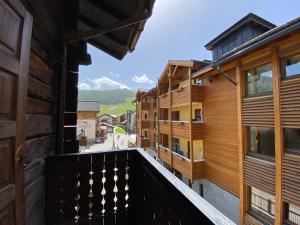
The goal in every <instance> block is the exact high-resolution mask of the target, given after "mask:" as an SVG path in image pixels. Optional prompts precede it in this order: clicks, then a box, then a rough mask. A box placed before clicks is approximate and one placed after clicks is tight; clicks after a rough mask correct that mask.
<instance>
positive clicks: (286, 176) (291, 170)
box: [282, 155, 300, 206]
mask: <svg viewBox="0 0 300 225" xmlns="http://www.w3.org/2000/svg"><path fill="white" fill-rule="evenodd" d="M282 174H283V176H282V177H283V180H282V183H283V190H282V195H283V199H284V201H285V202H289V203H293V204H295V205H297V206H300V158H298V157H295V156H291V155H284V157H283V169H282Z"/></svg>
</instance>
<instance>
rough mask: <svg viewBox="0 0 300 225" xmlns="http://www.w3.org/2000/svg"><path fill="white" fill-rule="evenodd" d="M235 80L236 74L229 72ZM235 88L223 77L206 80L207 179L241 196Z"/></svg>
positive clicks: (204, 102)
mask: <svg viewBox="0 0 300 225" xmlns="http://www.w3.org/2000/svg"><path fill="white" fill-rule="evenodd" d="M226 74H227V75H228V76H230V78H231V79H233V80H235V71H234V70H230V71H226ZM236 102H237V101H236V86H235V85H233V84H232V83H230V82H229V81H227V80H225V79H224V78H223V77H220V76H215V77H212V78H209V79H205V80H204V98H203V115H204V134H203V136H204V137H203V143H204V158H205V178H207V179H208V180H210V181H212V182H214V183H216V184H217V185H219V186H221V187H223V188H224V189H226V190H228V191H229V192H231V193H233V194H235V195H239V167H238V131H237V104H236Z"/></svg>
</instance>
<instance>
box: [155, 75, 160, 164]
mask: <svg viewBox="0 0 300 225" xmlns="http://www.w3.org/2000/svg"><path fill="white" fill-rule="evenodd" d="M156 87H157V92H156V93H157V94H156V98H157V101H156V104H157V105H156V108H157V135H156V142H157V143H156V146H157V147H158V148H157V157H158V158H159V159H160V147H159V144H160V143H161V140H160V138H161V137H160V122H159V118H160V105H159V95H160V92H159V84H158V81H157V85H156Z"/></svg>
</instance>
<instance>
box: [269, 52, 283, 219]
mask: <svg viewBox="0 0 300 225" xmlns="http://www.w3.org/2000/svg"><path fill="white" fill-rule="evenodd" d="M272 73H273V95H274V125H275V129H274V132H275V165H276V168H275V169H276V176H275V177H276V182H275V184H276V186H275V188H276V190H275V202H276V205H275V224H276V225H280V224H282V221H283V203H282V158H283V134H282V127H281V116H280V115H281V110H280V80H281V73H280V59H279V56H278V49H277V48H276V47H274V48H273V49H272Z"/></svg>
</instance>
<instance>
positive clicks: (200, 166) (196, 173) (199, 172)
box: [192, 161, 204, 180]
mask: <svg viewBox="0 0 300 225" xmlns="http://www.w3.org/2000/svg"><path fill="white" fill-rule="evenodd" d="M203 177H204V161H199V162H194V163H193V174H192V180H197V179H201V178H203Z"/></svg>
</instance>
